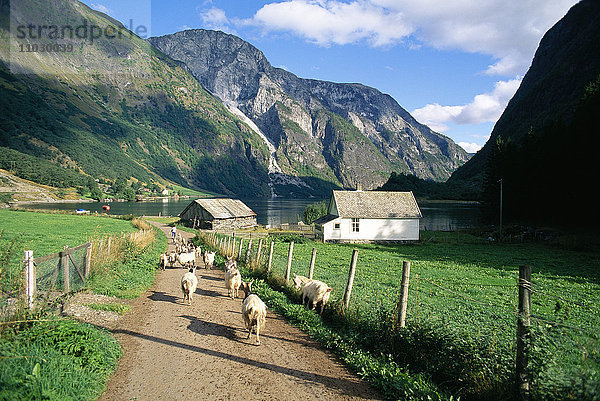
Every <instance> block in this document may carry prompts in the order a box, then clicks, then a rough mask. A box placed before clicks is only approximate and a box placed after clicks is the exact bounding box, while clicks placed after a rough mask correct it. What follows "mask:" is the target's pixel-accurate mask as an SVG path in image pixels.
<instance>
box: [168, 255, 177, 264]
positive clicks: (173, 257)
mask: <svg viewBox="0 0 600 401" xmlns="http://www.w3.org/2000/svg"><path fill="white" fill-rule="evenodd" d="M175 262H177V252H171V253H170V254H169V267H173V265H174V264H175Z"/></svg>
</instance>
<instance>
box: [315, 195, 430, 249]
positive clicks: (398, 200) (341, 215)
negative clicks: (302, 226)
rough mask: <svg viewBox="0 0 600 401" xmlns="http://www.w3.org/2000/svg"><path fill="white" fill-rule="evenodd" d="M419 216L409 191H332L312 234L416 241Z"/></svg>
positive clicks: (341, 238) (347, 239)
mask: <svg viewBox="0 0 600 401" xmlns="http://www.w3.org/2000/svg"><path fill="white" fill-rule="evenodd" d="M422 217H423V216H422V214H421V210H420V209H419V205H418V204H417V201H416V200H415V197H414V196H413V193H412V192H386V191H333V194H332V196H331V199H330V200H329V205H328V207H327V215H326V216H323V217H321V218H320V219H318V220H316V221H315V235H316V237H317V238H319V239H322V240H323V241H324V242H328V241H329V242H371V241H373V242H379V241H417V240H418V239H419V219H421V218H422Z"/></svg>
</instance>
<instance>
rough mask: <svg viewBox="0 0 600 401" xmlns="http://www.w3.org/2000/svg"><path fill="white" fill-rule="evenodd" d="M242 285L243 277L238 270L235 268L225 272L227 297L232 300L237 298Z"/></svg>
mask: <svg viewBox="0 0 600 401" xmlns="http://www.w3.org/2000/svg"><path fill="white" fill-rule="evenodd" d="M241 284H242V276H241V274H240V271H239V270H238V269H236V268H235V267H234V268H231V269H228V270H227V271H226V272H225V288H227V295H229V296H230V297H231V299H234V298H237V296H238V290H239V288H240V285H241Z"/></svg>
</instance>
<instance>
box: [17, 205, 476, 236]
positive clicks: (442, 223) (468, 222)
mask: <svg viewBox="0 0 600 401" xmlns="http://www.w3.org/2000/svg"><path fill="white" fill-rule="evenodd" d="M193 200H194V199H190V198H181V199H169V198H161V199H158V200H154V201H147V202H109V203H98V202H81V203H67V202H62V203H36V204H29V205H27V206H25V207H29V208H36V209H49V210H67V211H75V210H77V209H85V210H89V211H90V212H92V213H94V212H97V213H102V205H105V204H107V205H109V206H110V213H111V214H133V215H136V216H142V215H147V216H157V215H160V216H177V215H178V214H179V213H181V212H182V211H183V209H185V207H186V206H187V205H188V204H189V203H190V202H192V201H193ZM320 200H322V199H315V198H312V199H279V198H275V199H270V198H269V199H256V198H254V199H242V201H243V202H244V203H245V204H246V205H248V207H250V209H252V210H253V211H254V213H256V215H257V221H258V224H261V225H271V226H278V225H280V224H284V223H296V222H298V221H299V220H301V219H302V214H303V212H304V209H305V208H306V206H308V205H310V204H312V203H315V202H318V201H320ZM419 207H420V208H421V213H422V214H423V219H421V223H420V227H421V230H438V231H439V230H442V231H445V230H451V231H454V230H457V229H460V228H466V227H472V226H474V225H477V224H478V220H479V210H480V207H479V205H478V204H476V203H469V202H440V201H419Z"/></svg>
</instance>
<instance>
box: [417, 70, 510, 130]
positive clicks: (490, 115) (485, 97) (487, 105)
mask: <svg viewBox="0 0 600 401" xmlns="http://www.w3.org/2000/svg"><path fill="white" fill-rule="evenodd" d="M520 84H521V78H516V79H513V80H510V81H498V82H496V84H495V85H494V90H493V91H492V92H488V93H484V94H481V95H477V96H475V97H474V98H473V101H472V102H471V103H469V104H466V105H459V106H442V105H440V104H438V103H434V104H428V105H426V106H424V107H421V108H419V109H416V110H413V111H412V112H411V114H412V115H413V117H415V118H416V119H417V120H418V121H420V122H421V123H423V124H426V125H428V126H429V127H430V128H431V129H433V130H434V131H438V132H445V131H447V130H448V126H447V125H446V123H450V122H452V123H454V124H461V125H462V124H481V123H484V122H496V120H498V118H499V117H500V115H501V114H502V112H503V111H504V109H505V108H506V104H507V103H508V101H509V100H510V99H511V98H512V97H513V95H514V94H515V92H516V91H517V89H518V88H519V85H520Z"/></svg>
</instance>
